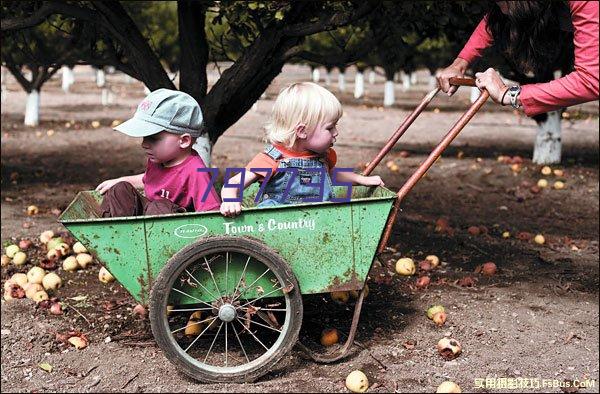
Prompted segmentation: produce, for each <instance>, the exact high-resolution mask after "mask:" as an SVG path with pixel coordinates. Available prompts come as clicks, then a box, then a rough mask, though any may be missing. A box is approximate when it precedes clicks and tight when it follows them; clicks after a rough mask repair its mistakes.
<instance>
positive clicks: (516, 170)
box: [510, 163, 521, 174]
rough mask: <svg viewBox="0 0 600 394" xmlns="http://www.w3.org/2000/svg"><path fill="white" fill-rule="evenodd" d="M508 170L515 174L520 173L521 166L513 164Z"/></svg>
mask: <svg viewBox="0 0 600 394" xmlns="http://www.w3.org/2000/svg"><path fill="white" fill-rule="evenodd" d="M510 170H511V171H512V172H514V173H515V174H516V173H518V172H521V164H518V163H515V164H511V165H510Z"/></svg>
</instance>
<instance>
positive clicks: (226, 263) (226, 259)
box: [224, 252, 229, 365]
mask: <svg viewBox="0 0 600 394" xmlns="http://www.w3.org/2000/svg"><path fill="white" fill-rule="evenodd" d="M228 276H229V252H225V294H224V296H225V297H227V289H229V286H228V284H229V283H228V282H229V281H228V280H227V277H228ZM225 332H227V324H225ZM225 341H226V342H227V337H225ZM225 350H226V351H225V365H227V349H225Z"/></svg>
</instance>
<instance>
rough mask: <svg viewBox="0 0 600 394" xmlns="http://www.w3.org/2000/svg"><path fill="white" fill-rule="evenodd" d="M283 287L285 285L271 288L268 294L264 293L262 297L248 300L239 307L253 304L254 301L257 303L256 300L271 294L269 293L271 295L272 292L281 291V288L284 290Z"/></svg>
mask: <svg viewBox="0 0 600 394" xmlns="http://www.w3.org/2000/svg"><path fill="white" fill-rule="evenodd" d="M282 289H283V286H281V287H280V288H279V289H275V290H271V291H270V292H268V293H267V294H263V295H261V296H260V297H258V298H255V299H253V300H252V301H248V302H246V303H245V304H244V305H241V306H239V307H238V308H243V307H245V306H246V305H249V304H253V303H255V302H256V301H258V300H260V299H261V298H265V297H267V296H269V295H271V294H273V293H275V292H276V291H279V290H282Z"/></svg>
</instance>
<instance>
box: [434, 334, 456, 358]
mask: <svg viewBox="0 0 600 394" xmlns="http://www.w3.org/2000/svg"><path fill="white" fill-rule="evenodd" d="M437 350H438V352H439V353H440V355H441V356H442V357H443V358H444V359H446V360H453V359H455V358H456V357H458V356H459V355H460V354H461V353H462V347H461V346H460V342H458V341H457V340H456V339H452V338H446V337H444V338H442V339H440V340H439V342H438V343H437Z"/></svg>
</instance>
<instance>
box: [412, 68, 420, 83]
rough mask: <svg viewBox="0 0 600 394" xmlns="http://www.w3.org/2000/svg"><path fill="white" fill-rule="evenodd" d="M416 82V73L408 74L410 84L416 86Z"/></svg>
mask: <svg viewBox="0 0 600 394" xmlns="http://www.w3.org/2000/svg"><path fill="white" fill-rule="evenodd" d="M418 81H419V79H418V78H417V72H416V71H413V72H411V73H410V84H411V85H416V84H417V82H418Z"/></svg>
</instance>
